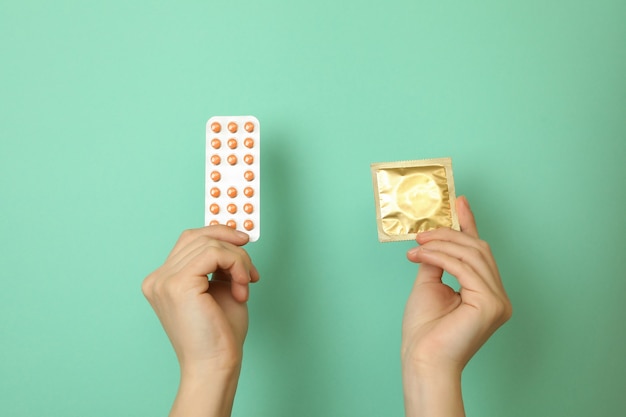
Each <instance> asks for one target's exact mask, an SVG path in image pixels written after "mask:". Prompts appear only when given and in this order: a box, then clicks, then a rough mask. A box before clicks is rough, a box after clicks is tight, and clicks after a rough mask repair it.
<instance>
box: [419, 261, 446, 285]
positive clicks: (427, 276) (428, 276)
mask: <svg viewBox="0 0 626 417" xmlns="http://www.w3.org/2000/svg"><path fill="white" fill-rule="evenodd" d="M442 276H443V269H441V268H439V267H438V266H434V265H429V264H420V267H419V270H418V271H417V278H416V279H415V285H420V284H425V283H441V277H442Z"/></svg>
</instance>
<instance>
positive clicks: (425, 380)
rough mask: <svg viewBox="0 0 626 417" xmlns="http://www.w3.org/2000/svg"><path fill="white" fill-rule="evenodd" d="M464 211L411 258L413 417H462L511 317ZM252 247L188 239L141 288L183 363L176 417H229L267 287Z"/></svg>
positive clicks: (215, 230)
mask: <svg viewBox="0 0 626 417" xmlns="http://www.w3.org/2000/svg"><path fill="white" fill-rule="evenodd" d="M457 212H458V215H459V223H460V225H461V231H460V232H459V231H454V230H450V229H438V230H434V231H430V232H426V233H422V234H420V235H418V236H417V239H416V240H417V243H418V244H419V246H418V247H416V248H413V249H411V250H410V251H409V252H408V253H407V257H408V259H409V260H411V261H412V262H416V263H420V264H421V265H420V269H419V272H418V275H417V278H416V281H415V284H414V287H413V290H412V291H411V294H410V295H409V299H408V301H407V304H406V309H405V315H404V319H403V323H402V349H401V352H402V355H401V358H402V371H403V372H402V377H403V387H404V396H405V409H406V415H407V416H409V417H417V416H420V417H444V416H445V417H456V416H463V415H464V407H463V400H462V394H461V372H462V370H463V368H464V367H465V365H466V364H467V362H468V361H469V360H470V358H471V357H472V356H473V355H474V353H475V352H476V351H477V350H478V349H479V348H480V347H481V346H482V345H483V344H484V343H485V341H486V340H487V339H488V338H489V337H490V336H491V335H492V334H493V332H495V331H496V330H497V329H498V327H499V326H501V325H502V324H503V323H504V322H506V320H508V318H509V317H510V316H511V303H510V302H509V299H508V297H507V295H506V293H505V291H504V288H503V286H502V281H501V279H500V275H499V273H498V268H497V266H496V263H495V260H494V258H493V255H492V253H491V250H490V248H489V246H488V245H487V243H485V242H484V241H482V240H481V239H480V238H479V236H478V231H477V229H476V223H475V220H474V216H473V214H472V212H471V210H470V208H469V205H468V203H467V200H466V199H465V198H463V197H460V198H459V199H458V200H457ZM247 242H248V236H247V235H246V234H245V233H241V232H236V231H234V230H232V229H230V228H228V227H226V226H209V227H204V228H200V229H193V230H188V231H185V232H183V234H182V235H181V236H180V238H179V240H178V242H177V243H176V244H175V246H174V248H173V249H172V252H171V253H170V255H169V256H168V257H167V259H166V261H165V263H164V264H163V265H162V266H161V267H159V268H158V269H157V270H155V271H154V272H153V273H151V274H150V275H148V277H146V278H145V280H144V281H143V285H142V290H143V292H144V295H145V296H146V298H147V299H148V301H149V302H150V304H151V305H152V307H153V309H154V311H155V312H156V314H157V316H158V317H159V319H160V321H161V324H162V325H163V328H164V329H165V332H166V333H167V335H168V337H169V338H170V341H171V343H172V346H173V347H174V350H175V351H176V355H177V357H178V361H179V363H180V369H181V381H180V386H179V390H178V393H177V396H176V399H175V401H174V405H173V406H172V410H171V413H170V416H172V417H178V416H186V417H195V416H204V417H226V416H230V414H231V411H232V405H233V400H234V397H235V392H236V389H237V381H238V378H239V372H240V369H241V360H242V355H243V343H244V339H245V336H246V333H247V328H248V310H247V306H246V301H247V299H248V296H249V284H250V283H251V282H256V281H258V280H259V273H258V271H257V269H256V268H255V267H254V265H253V263H252V261H251V260H250V257H249V256H248V254H247V253H246V251H245V250H244V249H243V248H242V246H244V245H245V244H246V243H247ZM444 270H445V271H447V272H449V273H450V274H452V275H453V276H455V277H456V278H457V279H458V281H459V283H460V285H461V289H460V291H459V292H455V291H454V290H453V289H452V288H450V287H449V286H447V285H445V284H443V283H442V282H441V277H442V274H443V271H444ZM209 274H212V275H213V279H212V280H211V281H209V280H208V279H207V275H209Z"/></svg>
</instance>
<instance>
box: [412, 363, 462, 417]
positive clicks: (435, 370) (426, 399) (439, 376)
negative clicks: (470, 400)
mask: <svg viewBox="0 0 626 417" xmlns="http://www.w3.org/2000/svg"><path fill="white" fill-rule="evenodd" d="M461 373H462V369H458V368H457V367H454V366H437V365H434V364H426V363H414V362H409V363H405V362H403V363H402V385H403V388H404V405H405V410H406V416H407V417H414V416H420V417H422V416H424V417H439V416H446V417H452V416H454V417H461V416H464V415H465V411H464V406H463V397H462V392H461Z"/></svg>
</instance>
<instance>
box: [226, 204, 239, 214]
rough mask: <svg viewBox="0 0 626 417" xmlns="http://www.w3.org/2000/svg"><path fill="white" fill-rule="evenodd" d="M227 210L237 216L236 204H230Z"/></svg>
mask: <svg viewBox="0 0 626 417" xmlns="http://www.w3.org/2000/svg"><path fill="white" fill-rule="evenodd" d="M226 210H228V212H229V213H230V214H235V213H237V206H236V205H234V204H229V205H228V206H227V207H226Z"/></svg>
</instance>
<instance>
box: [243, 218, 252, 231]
mask: <svg viewBox="0 0 626 417" xmlns="http://www.w3.org/2000/svg"><path fill="white" fill-rule="evenodd" d="M243 227H244V228H245V229H246V230H252V229H254V223H253V222H252V220H246V221H245V222H243Z"/></svg>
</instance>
